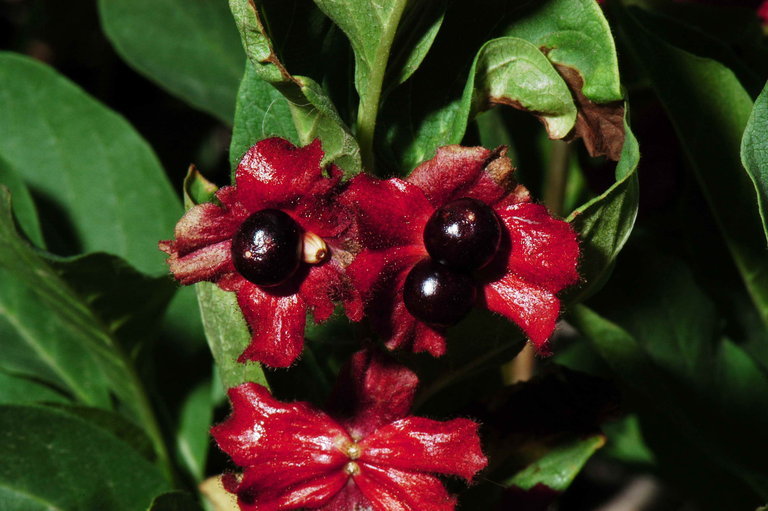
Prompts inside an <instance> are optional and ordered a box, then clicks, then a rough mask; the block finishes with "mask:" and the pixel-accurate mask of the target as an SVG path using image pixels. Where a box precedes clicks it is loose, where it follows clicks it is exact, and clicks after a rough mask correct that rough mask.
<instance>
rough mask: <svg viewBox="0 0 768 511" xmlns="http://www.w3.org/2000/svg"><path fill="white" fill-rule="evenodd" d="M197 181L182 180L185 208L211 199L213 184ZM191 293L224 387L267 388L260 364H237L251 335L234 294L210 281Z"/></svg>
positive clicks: (199, 178)
mask: <svg viewBox="0 0 768 511" xmlns="http://www.w3.org/2000/svg"><path fill="white" fill-rule="evenodd" d="M201 181H204V178H203V177H202V176H201V175H200V174H199V173H198V172H196V171H195V170H194V169H191V170H190V173H189V174H187V178H186V179H185V180H184V202H185V204H186V206H187V208H190V207H192V206H194V205H195V204H198V202H197V201H196V199H203V201H204V200H205V199H206V197H207V198H210V197H211V196H212V190H213V188H212V186H213V185H211V184H210V183H208V184H202V183H201ZM201 189H202V190H206V191H207V192H205V193H202V194H198V195H197V196H196V197H193V196H192V195H191V193H192V192H194V190H201ZM195 292H196V293H197V300H198V303H199V304H200V314H201V315H202V318H203V328H204V329H205V337H206V339H207V340H208V346H209V347H210V349H211V353H212V354H213V360H214V361H215V362H216V367H217V369H218V372H219V378H220V379H221V383H222V385H223V386H224V388H225V389H228V388H230V387H235V386H237V385H240V384H241V383H244V382H248V381H252V382H256V383H260V384H262V385H265V386H268V384H267V380H266V377H265V376H264V371H263V370H262V369H261V365H260V364H258V363H256V362H246V363H240V362H238V361H237V358H238V357H239V356H240V354H241V353H242V352H243V351H245V348H246V347H248V345H249V344H250V343H251V332H250V330H249V329H248V325H247V324H246V322H245V318H244V317H243V314H242V312H241V311H240V306H239V305H238V304H237V297H236V296H235V294H234V293H230V292H227V291H222V290H221V289H219V287H218V286H217V285H216V284H213V283H211V282H200V283H198V284H195Z"/></svg>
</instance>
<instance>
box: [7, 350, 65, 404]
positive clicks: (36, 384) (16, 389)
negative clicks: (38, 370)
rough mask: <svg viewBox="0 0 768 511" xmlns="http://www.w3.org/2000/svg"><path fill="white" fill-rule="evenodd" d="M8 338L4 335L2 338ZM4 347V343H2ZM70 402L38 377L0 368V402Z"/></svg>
mask: <svg viewBox="0 0 768 511" xmlns="http://www.w3.org/2000/svg"><path fill="white" fill-rule="evenodd" d="M6 339H8V337H6V336H4V337H3V340H6ZM4 347H5V345H4ZM36 403H71V400H70V399H69V398H68V397H67V396H66V395H65V394H64V393H62V392H59V391H57V390H56V389H55V388H53V387H51V386H50V385H47V384H45V383H44V382H41V381H40V379H36V378H28V377H25V376H22V375H18V374H11V373H8V372H6V371H5V370H3V369H0V404H4V405H17V404H19V405H21V404H24V405H26V404H36Z"/></svg>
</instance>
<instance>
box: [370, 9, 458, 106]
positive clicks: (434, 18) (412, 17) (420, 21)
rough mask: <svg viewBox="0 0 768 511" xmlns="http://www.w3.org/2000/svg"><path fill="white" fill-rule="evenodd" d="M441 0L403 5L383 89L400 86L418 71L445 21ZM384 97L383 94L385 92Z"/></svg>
mask: <svg viewBox="0 0 768 511" xmlns="http://www.w3.org/2000/svg"><path fill="white" fill-rule="evenodd" d="M446 3H447V2H445V1H435V2H411V3H410V4H408V5H406V7H405V12H404V13H403V16H402V19H401V20H400V25H399V26H398V27H397V33H396V34H395V41H394V44H393V45H392V51H391V57H390V63H389V64H388V66H389V68H388V69H387V76H386V77H385V78H384V83H385V87H386V85H387V84H389V86H390V87H391V86H396V85H400V84H401V83H403V82H404V81H406V80H407V79H408V78H410V77H411V75H412V74H413V73H414V72H415V71H416V69H418V68H419V66H420V65H421V63H422V61H423V60H424V58H425V57H426V56H427V53H428V52H429V49H430V48H431V47H432V43H434V42H435V38H436V37H437V33H438V32H439V31H440V27H441V26H442V24H443V19H445V9H446ZM385 94H386V93H385Z"/></svg>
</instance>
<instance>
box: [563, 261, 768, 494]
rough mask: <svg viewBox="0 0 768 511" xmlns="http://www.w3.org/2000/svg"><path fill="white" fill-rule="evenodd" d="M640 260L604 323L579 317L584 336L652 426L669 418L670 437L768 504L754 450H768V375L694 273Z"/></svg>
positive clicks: (613, 296) (623, 276) (611, 299)
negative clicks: (726, 328) (721, 320)
mask: <svg viewBox="0 0 768 511" xmlns="http://www.w3.org/2000/svg"><path fill="white" fill-rule="evenodd" d="M630 255H631V256H632V258H631V259H630V265H629V266H628V267H625V269H624V270H623V272H620V273H617V274H616V275H614V277H613V279H612V281H611V286H610V289H609V290H608V294H606V295H601V299H600V300H599V301H598V302H597V306H598V307H599V310H600V311H601V312H602V314H598V313H597V312H594V311H593V310H590V309H588V308H587V307H585V306H581V305H580V306H577V307H575V308H573V309H572V318H573V319H574V320H575V324H576V326H577V327H578V328H579V329H580V330H581V331H582V333H584V334H585V335H586V336H587V338H588V339H589V341H590V343H591V344H592V346H593V347H594V349H595V350H596V351H597V352H598V353H599V354H600V356H601V357H602V358H603V359H604V360H605V361H606V362H607V363H608V364H609V365H610V366H611V368H612V369H613V371H614V373H615V375H616V376H617V377H619V378H620V379H621V380H622V381H623V382H624V383H625V384H626V385H627V387H628V388H629V389H630V391H631V392H632V394H633V396H637V399H638V400H641V402H642V403H644V405H643V406H644V407H647V408H648V412H647V413H648V414H649V416H651V417H654V418H657V417H663V419H664V420H663V421H662V422H663V424H664V426H663V427H664V432H663V434H664V435H665V436H666V437H670V436H671V435H676V436H679V437H680V438H681V441H682V439H685V442H687V443H690V444H692V446H693V448H694V449H695V450H697V451H698V452H699V455H703V456H704V458H705V459H706V460H708V462H709V463H714V464H715V465H716V466H720V467H722V468H724V469H725V470H726V471H728V472H730V473H731V474H732V475H735V476H738V477H740V478H742V479H743V480H744V481H745V482H746V483H748V484H750V485H751V486H752V487H753V489H754V491H756V492H757V493H758V494H760V495H761V496H762V497H763V498H765V496H766V492H767V491H768V487H766V486H765V481H766V473H765V465H764V463H763V460H762V455H761V454H760V453H759V452H757V451H756V450H755V449H754V446H755V445H761V444H763V443H765V442H766V441H768V438H766V431H768V428H766V425H768V414H766V413H765V412H764V407H761V406H760V405H759V403H761V402H764V401H765V400H766V399H768V374H766V373H765V372H764V371H763V370H762V369H761V368H760V367H759V366H758V365H757V363H756V362H755V360H753V359H752V358H751V357H750V356H749V355H748V354H747V353H746V352H745V351H743V350H742V349H741V348H740V347H739V345H738V343H737V341H738V339H731V338H730V337H729V336H728V335H727V334H726V333H725V332H723V331H722V329H721V325H719V324H718V323H717V321H716V318H717V316H716V315H715V307H714V304H713V303H712V301H711V300H710V299H709V298H708V297H707V296H706V293H704V292H703V291H702V290H701V289H700V288H698V287H697V286H696V283H695V282H694V280H693V277H692V274H691V273H690V271H689V270H688V269H687V268H686V267H685V265H683V264H682V263H680V262H679V261H677V260H674V259H671V258H668V257H660V256H658V255H653V253H652V252H650V251H649V250H637V249H635V250H634V251H632V252H631V253H630ZM639 261H642V262H643V264H642V266H640V265H639V264H638V262H639ZM630 268H631V269H630ZM640 268H642V269H640ZM659 282H663V283H664V286H663V287H662V286H659V285H658V283H659ZM627 286H632V287H633V291H632V293H631V295H628V294H627V293H626V292H625V290H626V289H627ZM603 311H604V312H603ZM747 389H749V390H747ZM640 418H641V423H642V420H643V418H644V415H643V414H641V415H640ZM747 432H748V433H747ZM685 442H684V443H685ZM700 483H701V481H698V482H697V483H696V484H700ZM713 483H715V481H713Z"/></svg>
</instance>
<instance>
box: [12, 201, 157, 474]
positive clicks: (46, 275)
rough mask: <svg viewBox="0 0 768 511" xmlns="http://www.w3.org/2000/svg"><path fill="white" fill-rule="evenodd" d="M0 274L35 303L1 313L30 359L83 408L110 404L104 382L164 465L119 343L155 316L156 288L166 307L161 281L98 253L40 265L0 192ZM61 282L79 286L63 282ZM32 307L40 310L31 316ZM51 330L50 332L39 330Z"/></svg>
mask: <svg viewBox="0 0 768 511" xmlns="http://www.w3.org/2000/svg"><path fill="white" fill-rule="evenodd" d="M0 267H2V268H3V269H4V270H7V271H8V272H9V273H10V274H11V275H13V276H14V280H13V281H11V282H12V283H13V284H12V285H15V284H18V285H20V286H24V287H23V288H22V289H23V291H22V292H23V294H24V296H32V297H34V299H33V300H30V301H25V302H23V303H20V304H18V305H17V307H18V309H22V308H23V309H22V310H23V313H22V314H14V313H13V312H8V311H6V312H5V313H4V314H5V319H6V320H7V321H8V322H10V324H11V325H12V326H13V328H14V329H15V330H16V332H17V334H18V337H19V338H21V339H22V340H23V341H24V342H26V343H27V344H28V345H29V346H30V347H31V348H32V349H33V350H34V351H35V354H36V355H37V357H35V358H34V359H33V360H35V361H36V362H37V363H38V364H40V365H43V366H45V367H46V368H47V369H48V372H49V373H52V374H54V375H55V376H56V377H58V378H59V380H60V381H62V382H63V383H64V384H65V385H67V387H68V390H70V391H72V392H73V393H74V394H75V396H77V398H78V399H79V400H81V401H82V402H83V403H86V404H92V405H95V406H102V407H105V406H106V405H107V403H108V402H109V395H108V394H107V393H106V390H107V389H106V388H105V385H106V383H105V382H108V383H109V388H110V389H111V390H113V391H114V392H115V393H116V394H117V395H118V396H119V397H120V398H121V400H122V401H123V403H124V405H125V406H126V407H127V408H128V409H129V410H130V411H131V412H132V413H133V414H134V416H135V417H137V419H138V421H139V422H140V423H141V424H142V426H143V427H145V428H146V429H147V431H148V433H149V434H150V436H152V439H153V441H154V442H155V449H156V451H157V453H158V456H159V457H160V458H161V459H162V460H163V462H165V461H167V455H166V453H165V447H164V443H163V439H162V436H161V434H160V431H159V427H158V425H157V422H156V419H155V417H154V415H153V411H152V409H151V406H150V404H149V399H148V397H147V396H146V394H145V392H144V389H143V387H142V386H141V383H140V381H139V380H138V376H137V374H136V372H135V370H134V368H133V365H132V363H131V361H130V359H129V357H128V354H127V353H126V351H125V346H124V345H123V343H122V342H121V341H123V340H135V338H134V336H135V335H138V334H139V333H140V332H141V328H140V327H141V326H142V325H140V324H137V323H136V321H139V322H145V321H150V322H151V319H152V318H153V317H154V316H156V315H158V314H160V313H161V312H162V306H161V303H162V302H163V294H162V293H163V291H162V289H163V288H164V289H165V290H166V291H165V295H164V296H165V300H166V301H167V300H168V299H170V296H171V294H172V288H171V289H170V292H168V291H169V283H168V281H167V280H165V279H152V278H149V277H146V276H145V275H143V274H140V273H138V272H136V271H135V270H133V269H132V268H130V267H129V266H127V265H126V264H125V263H124V262H122V261H120V260H119V259H117V258H115V257H114V256H106V255H103V254H95V255H92V256H85V257H82V258H76V259H74V260H72V261H71V262H70V263H69V264H65V262H64V261H62V260H57V261H52V262H49V261H46V260H45V259H43V257H41V256H40V255H39V254H38V253H36V252H35V251H34V250H33V249H32V248H31V247H30V246H29V245H27V244H26V243H25V242H24V241H22V240H21V239H19V237H18V235H17V233H16V231H15V229H14V223H13V218H12V216H11V203H10V195H9V193H8V191H7V189H5V188H2V187H0ZM91 272H92V273H91ZM83 276H88V278H83ZM68 277H69V278H78V280H77V281H75V282H69V281H67V278H68ZM98 278H100V282H101V287H100V286H97V285H95V284H96V283H95V282H94V279H98ZM16 279H18V280H16ZM12 285H9V286H6V285H4V286H2V287H0V291H2V292H3V293H5V292H11V291H14V290H15V289H16V288H14V287H12ZM80 293H84V294H80ZM147 296H150V297H152V298H151V299H147ZM137 302H138V303H137ZM34 305H39V306H38V307H37V308H36V309H35V310H33V311H30V310H29V307H31V306H34ZM123 307H125V309H123ZM41 312H42V314H41ZM136 312H138V313H137V314H136V315H132V314H134V313H136ZM41 316H42V317H44V318H48V317H53V318H56V320H57V323H55V324H54V323H51V322H50V321H48V320H47V319H45V320H42V321H41V320H39V319H38V318H40V317H41ZM20 318H23V320H24V321H25V323H22V322H21V321H20ZM129 319H130V321H129ZM52 325H55V326H56V327H57V330H56V331H54V332H45V331H40V328H41V327H45V326H48V327H50V326H52ZM144 326H146V325H144ZM46 334H47V337H46ZM81 357H82V359H81ZM45 376H46V375H43V376H42V377H43V378H45Z"/></svg>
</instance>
